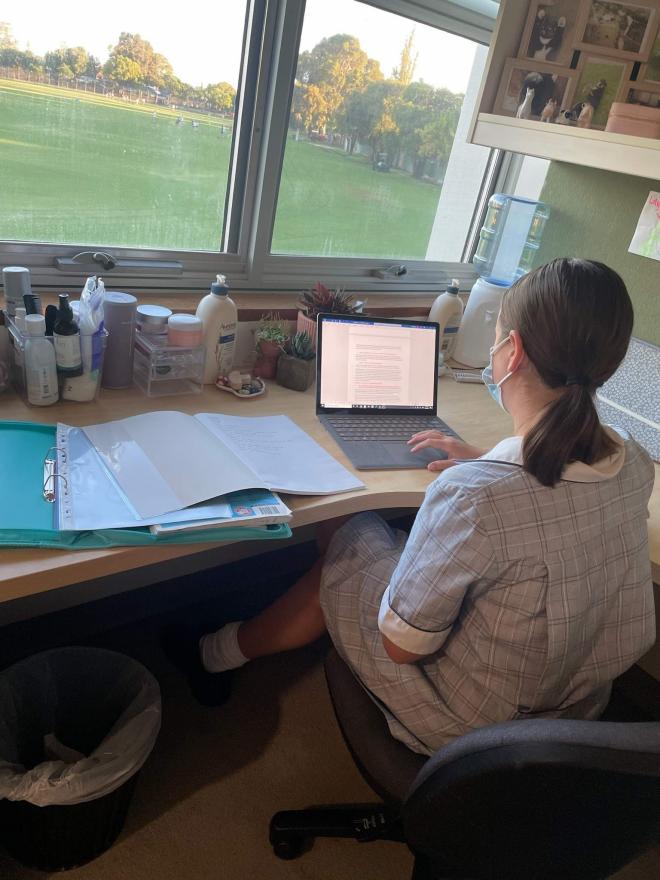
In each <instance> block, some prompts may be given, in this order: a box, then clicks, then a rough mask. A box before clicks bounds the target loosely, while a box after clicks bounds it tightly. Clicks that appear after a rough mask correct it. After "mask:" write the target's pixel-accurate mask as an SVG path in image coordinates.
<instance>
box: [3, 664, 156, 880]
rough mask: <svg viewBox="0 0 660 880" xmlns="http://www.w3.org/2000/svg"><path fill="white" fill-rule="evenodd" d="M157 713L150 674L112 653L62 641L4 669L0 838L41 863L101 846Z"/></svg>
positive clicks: (119, 814)
mask: <svg viewBox="0 0 660 880" xmlns="http://www.w3.org/2000/svg"><path fill="white" fill-rule="evenodd" d="M160 719H161V704H160V689H159V687H158V683H157V681H156V679H155V678H154V677H153V675H152V674H151V673H150V672H149V671H148V670H147V669H145V667H144V666H142V665H141V664H140V663H138V662H137V661H136V660H133V659H132V658H131V657H126V656H124V655H123V654H117V653H115V652H114V651H106V650H101V649H97V648H83V647H80V648H78V647H71V648H59V649H55V650H52V651H46V652H44V653H42V654H36V655H34V656H33V657H30V658H28V659H26V660H22V661H20V662H19V663H16V664H14V665H13V666H11V667H10V668H9V669H6V670H4V671H3V672H1V673H0V798H1V799H2V800H0V843H1V844H2V845H3V846H4V847H5V849H6V850H7V851H8V852H9V853H10V854H11V855H12V856H14V857H15V858H16V859H18V860H19V861H20V862H22V863H23V864H24V865H27V866H29V867H33V868H39V869H41V870H44V871H57V870H63V869H66V868H72V867H75V866H77V865H81V864H83V863H84V862H88V861H90V860H91V859H93V858H95V857H96V856H98V855H100V854H101V853H102V852H104V851H105V850H106V849H108V847H110V846H111V845H112V844H113V843H114V841H115V840H116V838H117V837H118V835H119V833H120V832H121V829H122V827H123V825H124V820H125V819H126V814H127V811H128V806H129V803H130V800H131V796H132V794H133V790H134V788H135V783H136V781H137V774H138V772H139V770H140V768H141V767H142V765H143V764H144V762H145V761H146V760H147V758H148V756H149V753H150V752H151V750H152V748H153V746H154V743H155V741H156V737H157V736H158V731H159V730H160Z"/></svg>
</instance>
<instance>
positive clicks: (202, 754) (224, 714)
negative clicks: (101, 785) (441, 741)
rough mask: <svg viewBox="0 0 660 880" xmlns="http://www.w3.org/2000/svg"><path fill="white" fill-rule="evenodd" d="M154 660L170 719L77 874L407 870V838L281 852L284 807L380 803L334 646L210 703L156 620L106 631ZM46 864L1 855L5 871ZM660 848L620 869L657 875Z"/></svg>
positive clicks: (305, 875) (381, 879)
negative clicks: (293, 855)
mask: <svg viewBox="0 0 660 880" xmlns="http://www.w3.org/2000/svg"><path fill="white" fill-rule="evenodd" d="M95 643H96V644H98V645H99V646H102V647H108V648H112V649H114V650H118V651H123V652H125V653H127V654H130V655H131V656H134V657H135V658H136V659H138V660H140V661H141V662H143V663H144V664H145V665H146V666H148V667H149V668H150V669H151V670H152V672H153V673H154V674H155V675H156V677H157V678H158V680H159V682H160V685H161V688H162V696H163V726H162V731H161V734H160V736H159V739H158V742H157V744H156V747H155V749H154V752H153V754H152V756H151V758H150V760H149V761H148V763H147V764H146V766H145V767H144V769H143V771H142V774H141V776H140V779H139V782H138V786H137V789H136V793H135V797H134V800H133V803H132V805H131V810H130V812H129V816H128V820H127V823H126V826H125V828H124V831H123V833H122V834H121V836H120V838H119V839H118V841H117V842H116V843H115V845H114V846H113V847H112V848H111V849H110V850H109V851H108V852H106V853H105V854H104V855H102V856H101V857H99V858H98V859H96V860H95V861H93V862H91V863H89V864H87V865H85V866H83V867H81V868H78V869H75V870H73V871H70V872H68V873H67V874H66V875H60V876H66V877H67V880H243V878H264V880H271V878H272V880H354V878H360V880H407V878H409V877H410V872H411V867H412V860H411V857H410V856H409V854H408V852H407V850H406V848H405V847H404V846H403V845H401V844H396V843H386V842H378V843H370V844H364V845H361V844H358V843H356V842H354V841H350V840H319V841H317V842H316V843H315V844H314V847H313V848H312V849H311V850H310V851H309V852H306V853H305V854H303V855H302V856H301V857H300V858H299V859H298V860H295V861H291V862H282V861H279V860H278V859H276V858H275V857H274V856H273V855H272V852H271V849H270V846H269V844H268V823H269V819H270V817H271V815H272V814H273V813H274V812H277V811H278V810H281V809H296V808H302V807H305V806H309V805H310V804H323V803H342V802H344V803H350V802H362V803H365V802H370V801H371V802H374V801H375V800H376V798H375V797H374V795H373V793H372V792H371V790H370V789H369V788H368V786H367V785H366V783H364V782H363V781H362V779H361V777H360V775H359V774H358V772H357V770H356V769H355V767H354V765H353V763H352V761H351V758H350V757H349V755H348V753H347V751H346V748H345V746H344V744H343V742H342V739H341V735H340V733H339V731H338V729H337V726H336V723H335V720H334V717H333V713H332V708H331V705H330V701H329V698H328V696H327V693H326V689H325V681H324V676H323V669H322V662H321V658H322V654H323V652H324V651H325V646H324V645H316V646H313V647H311V648H308V649H305V650H301V651H296V652H293V653H291V654H289V655H281V656H278V657H272V658H268V659H264V660H260V661H257V662H255V663H252V664H249V665H248V666H246V667H244V668H243V669H242V670H241V671H240V672H239V674H238V675H237V678H236V681H235V688H234V693H233V695H232V698H231V700H230V701H229V702H228V703H227V704H226V705H225V706H222V707H220V708H204V707H202V706H199V705H198V704H197V703H195V702H194V701H193V700H192V698H191V697H190V695H189V693H188V690H187V687H186V685H185V682H184V681H183V679H182V678H181V676H180V675H179V674H178V672H176V670H174V669H172V668H171V667H170V666H169V665H168V663H167V661H166V660H165V658H164V657H163V656H162V654H161V653H160V651H159V649H158V646H157V640H156V632H155V625H154V624H150V623H148V622H147V623H141V624H139V625H132V626H130V627H125V628H122V629H120V630H115V631H113V632H111V633H109V634H108V635H106V636H104V637H103V638H100V639H97V640H95ZM45 876H46V875H44V874H43V873H40V872H36V871H33V870H29V869H27V868H24V867H22V866H20V865H18V864H17V863H16V862H14V861H13V860H11V859H10V858H9V857H8V856H5V855H3V854H0V877H1V878H2V880H39V878H43V877H45ZM658 876H660V851H653V852H651V853H649V854H647V855H646V856H645V857H644V858H642V859H640V860H638V861H637V862H636V863H634V864H633V865H631V866H629V867H628V868H627V869H625V870H624V871H622V872H620V873H619V874H617V875H616V880H656V878H657V877H658Z"/></svg>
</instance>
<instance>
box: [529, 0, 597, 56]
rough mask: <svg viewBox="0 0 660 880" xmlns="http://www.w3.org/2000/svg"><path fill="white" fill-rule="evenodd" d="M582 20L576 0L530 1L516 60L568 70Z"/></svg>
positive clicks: (579, 5) (579, 6)
mask: <svg viewBox="0 0 660 880" xmlns="http://www.w3.org/2000/svg"><path fill="white" fill-rule="evenodd" d="M581 17H582V10H581V4H580V3H579V2H576V0H531V3H530V4H529V11H528V13H527V20H526V22H525V29H524V30H523V35H522V39H521V41H520V48H519V50H518V57H519V58H526V59H528V60H530V61H534V62H541V63H545V64H553V65H556V66H557V67H569V66H570V63H571V60H572V58H573V52H574V51H575V48H574V43H575V40H576V36H577V34H576V28H577V25H578V23H579V21H580V19H581Z"/></svg>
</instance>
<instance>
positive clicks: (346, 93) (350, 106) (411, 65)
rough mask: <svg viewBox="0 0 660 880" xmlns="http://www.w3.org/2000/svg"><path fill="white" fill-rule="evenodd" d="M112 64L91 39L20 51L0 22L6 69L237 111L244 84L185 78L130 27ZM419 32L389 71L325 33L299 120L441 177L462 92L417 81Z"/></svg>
mask: <svg viewBox="0 0 660 880" xmlns="http://www.w3.org/2000/svg"><path fill="white" fill-rule="evenodd" d="M108 53H109V54H108V59H107V60H106V61H105V63H101V61H100V60H99V59H98V58H96V57H95V56H94V55H91V54H90V53H89V52H87V50H86V49H84V48H83V47H82V46H75V47H73V48H67V47H62V48H58V49H54V50H53V51H50V52H46V53H45V54H44V56H43V57H41V56H39V55H35V54H34V53H33V52H30V51H29V50H21V49H19V48H18V46H17V44H16V40H15V39H14V38H13V36H12V32H11V27H10V25H9V24H7V23H3V22H0V67H14V68H22V69H23V70H26V71H29V72H30V73H35V74H40V73H41V74H46V73H47V74H50V75H51V76H54V77H57V78H61V79H64V80H73V79H81V78H85V77H86V78H89V79H90V80H92V79H93V80H96V81H98V80H102V81H103V82H107V83H109V84H111V85H116V86H118V87H120V88H147V89H148V88H151V89H153V90H157V91H158V93H159V94H161V95H164V96H167V98H168V101H169V102H170V103H171V102H172V101H175V102H177V103H182V104H183V103H187V104H193V105H194V106H197V107H206V108H208V109H211V110H216V111H218V112H226V111H228V110H233V109H234V106H235V100H236V90H235V89H234V87H233V86H232V85H230V83H226V82H219V83H213V84H211V85H207V86H202V87H195V86H191V85H190V84H188V83H185V82H183V81H182V80H180V79H179V78H178V77H177V76H176V75H175V73H174V71H173V69H172V65H171V64H170V62H169V61H168V59H167V58H166V57H165V56H164V55H161V54H160V53H159V52H156V51H155V50H154V48H153V46H152V45H151V43H149V42H148V41H147V40H145V39H143V38H142V37H141V36H140V35H139V34H131V33H128V32H122V33H121V34H120V35H119V39H118V40H117V42H116V44H115V45H114V46H110V47H109V50H108ZM416 65H417V54H416V53H415V49H414V32H413V33H411V34H410V35H409V36H408V38H407V39H406V41H405V44H404V46H403V49H402V51H401V57H400V62H399V65H398V67H396V68H395V69H394V70H393V71H392V74H391V76H390V77H389V78H386V77H385V76H384V75H383V72H382V70H381V68H380V64H379V63H378V61H375V60H374V59H373V58H369V56H368V55H367V53H366V52H365V51H364V50H363V49H362V48H361V46H360V41H359V40H358V39H357V38H356V37H353V36H350V35H348V34H335V35H334V36H332V37H328V38H326V39H323V40H321V41H320V42H319V43H318V44H317V45H316V46H314V48H313V49H311V50H310V51H305V52H301V53H300V56H299V58H298V67H297V72H296V80H295V84H294V90H293V100H292V105H291V118H290V125H291V126H292V127H293V128H295V129H296V130H297V131H303V132H304V133H305V134H307V135H308V136H311V135H314V134H315V133H316V134H318V135H323V136H327V137H329V138H331V139H333V140H334V139H338V140H340V141H342V142H343V145H344V146H345V149H346V150H347V152H349V153H354V152H355V149H356V147H357V145H358V143H359V144H361V145H362V146H364V145H367V147H368V148H370V150H371V156H372V159H373V160H374V161H375V160H376V159H377V158H378V157H382V156H385V157H386V161H387V164H388V165H392V166H395V167H396V166H400V167H403V166H404V165H407V166H408V167H410V168H411V170H412V174H413V176H415V177H420V178H421V177H424V176H433V177H436V178H438V177H441V176H442V174H443V172H444V168H445V167H446V164H447V161H448V159H449V153H450V151H451V146H452V143H453V140H454V134H455V132H456V126H457V125H458V118H459V115H460V111H461V106H462V104H463V97H464V96H463V95H462V94H455V93H454V92H451V91H450V90H449V89H445V88H435V87H434V86H431V85H429V84H428V83H425V82H423V81H422V80H417V81H415V79H414V77H415V68H416Z"/></svg>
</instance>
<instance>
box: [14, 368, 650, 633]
mask: <svg viewBox="0 0 660 880" xmlns="http://www.w3.org/2000/svg"><path fill="white" fill-rule="evenodd" d="M438 399H439V407H438V409H439V414H440V416H441V417H442V418H444V419H445V420H446V421H447V422H448V423H449V424H450V425H451V426H452V427H453V428H454V429H455V430H456V431H458V433H459V434H461V436H463V437H464V438H465V439H466V440H469V441H470V442H473V443H475V444H478V445H480V446H483V447H484V448H489V447H491V446H493V445H494V444H495V443H496V442H497V441H498V440H500V439H502V438H503V437H505V436H507V435H508V434H509V433H510V430H511V424H510V420H509V418H508V416H507V415H506V414H505V413H503V412H502V411H501V410H500V409H499V407H497V406H496V405H495V404H494V403H493V402H492V401H491V400H490V398H489V396H488V392H487V391H486V389H485V388H484V387H483V386H480V385H472V384H457V383H455V382H453V381H452V380H450V379H442V380H441V382H440V391H439V395H438ZM165 409H178V410H181V411H183V412H188V413H196V412H213V411H216V412H224V413H229V414H232V415H246V416H258V415H271V414H274V413H281V412H285V413H287V414H288V415H289V416H290V417H291V418H292V419H293V420H294V421H295V422H297V423H298V424H299V425H300V427H301V428H303V429H304V430H305V431H307V432H308V433H309V434H310V435H311V436H312V437H314V439H315V440H317V441H318V442H319V443H320V444H321V445H322V446H323V447H325V448H326V449H327V450H328V451H329V452H331V453H332V454H333V455H335V456H336V457H337V458H338V459H339V460H340V461H341V462H342V463H343V464H345V465H346V466H347V467H349V468H350V467H351V466H350V463H349V462H348V459H347V458H346V457H345V456H344V454H343V453H342V452H341V450H340V449H339V447H338V446H337V445H336V444H335V442H334V441H333V440H332V438H331V437H330V436H329V435H328V434H327V433H326V431H325V430H324V429H323V428H322V427H321V425H320V423H319V422H318V420H317V418H316V416H315V413H314V392H313V389H311V390H310V391H308V392H306V393H304V394H300V393H297V392H294V391H287V390H285V389H283V388H280V387H279V386H278V385H276V384H275V383H270V384H269V387H268V392H267V394H266V395H265V396H264V397H261V398H257V399H256V400H252V401H242V400H238V399H236V398H234V397H233V396H231V395H229V394H225V393H223V392H220V391H217V390H215V389H214V388H209V389H208V390H206V391H204V393H203V394H201V395H183V396H181V397H167V398H162V399H152V398H148V397H145V396H144V395H142V394H141V393H140V392H139V391H137V390H136V389H130V390H126V391H102V392H101V395H100V398H99V400H98V402H97V403H95V404H75V403H60V404H57V405H56V406H54V407H45V408H43V409H39V408H37V407H29V406H27V405H26V404H24V403H23V402H22V401H21V400H20V399H19V398H18V397H17V396H15V395H14V394H13V392H7V393H5V394H4V395H3V396H2V398H1V399H0V415H1V416H2V418H3V419H15V420H25V421H38V422H43V423H53V422H55V421H62V422H66V423H67V424H71V425H86V424H94V423H96V422H104V421H109V420H111V419H118V418H123V417H126V416H129V415H134V414H136V413H138V412H147V411H154V410H165ZM359 475H360V478H361V479H362V480H363V482H364V483H365V484H366V489H364V490H361V491H356V492H350V493H347V494H343V495H334V496H327V497H325V496H324V497H321V496H316V497H311V498H310V497H302V496H286V501H287V504H288V505H289V507H291V509H292V510H293V514H294V516H293V521H292V523H291V526H292V528H293V529H300V528H301V527H304V526H307V525H310V524H313V523H316V522H320V521H322V520H325V519H330V518H332V517H335V516H339V515H342V514H346V513H358V512H361V511H364V510H384V509H388V508H416V507H419V505H420V504H421V502H422V500H423V497H424V492H425V489H426V487H427V485H428V484H429V482H430V481H431V479H433V476H432V475H431V474H430V473H429V472H427V471H425V470H419V471H361V472H360V474H359ZM656 475H657V478H656V488H655V491H654V495H653V499H652V504H651V519H650V521H649V533H650V539H651V548H650V549H651V561H652V565H653V574H654V580H655V581H656V582H658V583H660V479H658V478H659V477H660V468H658V466H657V465H656ZM292 540H295V536H294V539H292ZM286 543H287V542H286V541H279V542H271V541H261V542H259V541H252V542H237V543H225V544H215V545H210V544H203V545H202V544H194V545H188V546H176V547H119V548H116V549H113V550H85V551H60V550H36V549H10V550H1V551H0V603H6V602H10V601H12V600H20V599H25V598H26V597H33V596H37V595H41V594H44V593H47V592H49V591H53V590H58V589H63V588H66V587H70V586H71V585H79V588H80V589H79V590H78V592H77V597H78V598H77V599H76V601H88V600H93V599H95V598H97V597H98V595H99V594H98V592H96V590H95V586H94V585H95V584H96V583H98V582H99V581H100V580H103V579H106V580H108V579H114V580H115V581H116V584H117V586H116V590H117V591H121V590H122V589H131V588H132V587H133V586H137V585H140V586H143V585H145V584H148V583H156V582H157V581H159V580H163V579H166V578H168V577H175V576H178V575H181V574H185V573H190V572H193V571H200V570H202V569H205V568H210V567H212V566H214V565H219V564H222V563H223V562H230V561H234V560H236V559H240V558H245V557H246V556H248V555H255V554H259V553H265V552H268V551H271V550H273V549H276V548H277V547H283V546H285V545H286ZM87 584H88V585H89V592H88V594H87V593H86V592H85V585H87ZM2 622H3V612H2V606H1V604H0V624H2Z"/></svg>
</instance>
